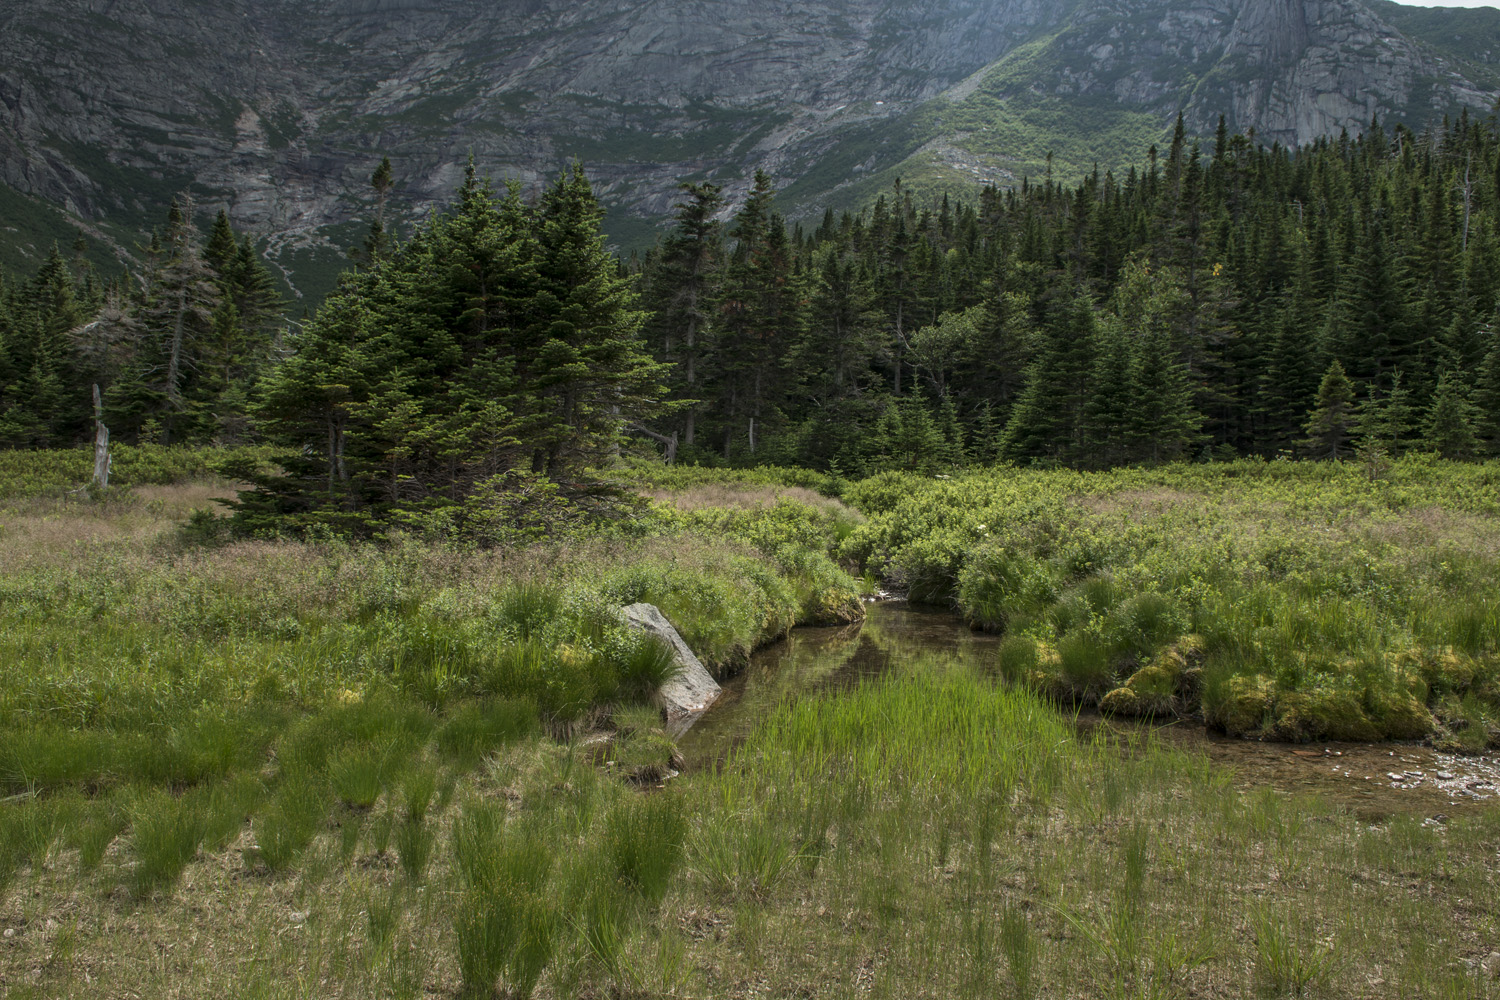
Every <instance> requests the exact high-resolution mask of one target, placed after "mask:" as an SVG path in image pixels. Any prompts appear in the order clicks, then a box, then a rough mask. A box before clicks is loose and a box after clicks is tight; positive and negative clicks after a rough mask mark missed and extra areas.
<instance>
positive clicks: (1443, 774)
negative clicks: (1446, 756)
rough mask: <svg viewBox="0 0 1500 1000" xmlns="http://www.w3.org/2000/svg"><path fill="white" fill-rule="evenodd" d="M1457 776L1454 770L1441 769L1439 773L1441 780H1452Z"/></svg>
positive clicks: (1438, 777)
mask: <svg viewBox="0 0 1500 1000" xmlns="http://www.w3.org/2000/svg"><path fill="white" fill-rule="evenodd" d="M1456 777H1457V775H1455V774H1454V773H1453V772H1452V771H1439V772H1438V773H1437V779H1438V780H1439V781H1452V780H1453V779H1454V778H1456Z"/></svg>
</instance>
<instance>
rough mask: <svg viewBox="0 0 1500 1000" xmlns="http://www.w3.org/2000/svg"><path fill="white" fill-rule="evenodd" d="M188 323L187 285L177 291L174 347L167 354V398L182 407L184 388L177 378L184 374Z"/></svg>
mask: <svg viewBox="0 0 1500 1000" xmlns="http://www.w3.org/2000/svg"><path fill="white" fill-rule="evenodd" d="M186 325H187V287H186V286H183V288H182V290H181V291H179V292H178V293H177V318H176V319H175V320H174V321H173V322H172V349H171V353H170V354H168V356H167V399H169V400H171V402H172V406H173V407H174V408H180V405H181V403H182V389H181V387H179V386H178V384H177V380H178V379H179V378H180V377H181V374H182V338H183V333H184V328H185V327H186Z"/></svg>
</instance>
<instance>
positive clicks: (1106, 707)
mask: <svg viewBox="0 0 1500 1000" xmlns="http://www.w3.org/2000/svg"><path fill="white" fill-rule="evenodd" d="M1099 710H1100V711H1101V712H1103V713H1104V714H1105V715H1146V714H1148V713H1147V712H1146V711H1145V710H1143V708H1142V706H1141V699H1140V698H1138V697H1137V696H1136V693H1135V692H1134V691H1132V690H1131V689H1130V688H1128V687H1119V688H1115V689H1114V690H1113V691H1111V692H1109V693H1108V694H1106V695H1105V696H1104V697H1103V698H1100V699H1099Z"/></svg>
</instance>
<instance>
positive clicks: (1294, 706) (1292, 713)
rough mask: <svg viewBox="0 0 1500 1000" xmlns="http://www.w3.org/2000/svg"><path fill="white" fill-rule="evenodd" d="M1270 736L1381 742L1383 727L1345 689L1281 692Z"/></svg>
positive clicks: (1296, 740) (1293, 739) (1292, 739)
mask: <svg viewBox="0 0 1500 1000" xmlns="http://www.w3.org/2000/svg"><path fill="white" fill-rule="evenodd" d="M1267 732H1268V735H1270V736H1271V737H1273V738H1275V739H1278V740H1285V741H1287V742H1289V743H1307V742H1310V741H1312V740H1324V739H1327V740H1341V741H1359V740H1378V739H1379V738H1380V727H1378V726H1377V725H1376V724H1375V723H1374V722H1373V721H1372V720H1371V719H1370V717H1369V716H1368V715H1366V714H1365V709H1364V706H1363V705H1362V704H1361V699H1360V697H1359V696H1358V695H1357V694H1356V693H1355V692H1354V691H1352V690H1350V689H1349V688H1347V687H1344V686H1332V685H1330V686H1324V687H1317V688H1313V689H1312V690H1308V691H1288V692H1281V693H1280V694H1279V695H1278V696H1277V697H1276V699H1275V702H1274V718H1273V720H1272V722H1271V725H1270V726H1269V727H1268V730H1267Z"/></svg>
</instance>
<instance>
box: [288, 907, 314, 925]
mask: <svg viewBox="0 0 1500 1000" xmlns="http://www.w3.org/2000/svg"><path fill="white" fill-rule="evenodd" d="M310 915H311V911H309V910H293V911H292V923H294V924H305V923H307V918H308V916H310Z"/></svg>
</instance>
